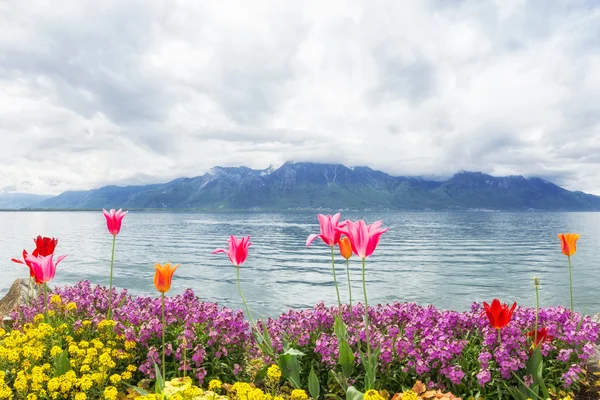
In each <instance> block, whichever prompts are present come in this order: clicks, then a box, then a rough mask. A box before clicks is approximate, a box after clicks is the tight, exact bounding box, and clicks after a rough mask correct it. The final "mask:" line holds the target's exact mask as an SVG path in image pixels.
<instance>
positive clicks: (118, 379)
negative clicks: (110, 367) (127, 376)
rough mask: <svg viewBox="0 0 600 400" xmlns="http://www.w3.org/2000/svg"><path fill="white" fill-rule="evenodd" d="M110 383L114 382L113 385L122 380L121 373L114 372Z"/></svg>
mask: <svg viewBox="0 0 600 400" xmlns="http://www.w3.org/2000/svg"><path fill="white" fill-rule="evenodd" d="M109 379H110V383H112V384H113V385H117V384H118V383H119V382H121V375H119V374H113V375H111V376H110V378H109Z"/></svg>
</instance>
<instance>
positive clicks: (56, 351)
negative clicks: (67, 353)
mask: <svg viewBox="0 0 600 400" xmlns="http://www.w3.org/2000/svg"><path fill="white" fill-rule="evenodd" d="M62 351H63V349H61V348H60V347H58V346H53V347H52V349H51V350H50V355H51V356H52V357H56V356H57V355H59V354H60V353H62Z"/></svg>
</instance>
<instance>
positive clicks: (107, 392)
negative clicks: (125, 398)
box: [104, 386, 119, 400]
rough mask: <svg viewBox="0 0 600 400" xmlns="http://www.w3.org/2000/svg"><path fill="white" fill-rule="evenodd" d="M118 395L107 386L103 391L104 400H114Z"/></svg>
mask: <svg viewBox="0 0 600 400" xmlns="http://www.w3.org/2000/svg"><path fill="white" fill-rule="evenodd" d="M118 394H119V392H118V391H117V388H116V387H114V386H107V387H106V389H104V398H105V399H106V400H116V398H117V395H118Z"/></svg>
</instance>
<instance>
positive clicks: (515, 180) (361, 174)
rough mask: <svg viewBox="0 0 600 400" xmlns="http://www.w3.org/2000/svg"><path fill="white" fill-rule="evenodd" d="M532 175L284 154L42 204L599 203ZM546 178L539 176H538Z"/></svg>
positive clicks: (555, 206)
mask: <svg viewBox="0 0 600 400" xmlns="http://www.w3.org/2000/svg"><path fill="white" fill-rule="evenodd" d="M545 182H546V181H543V180H541V179H537V178H530V179H526V178H524V177H522V176H507V177H494V176H491V175H488V174H484V173H482V172H471V171H460V172H458V173H456V174H454V175H453V176H452V177H451V178H450V179H447V180H427V179H424V178H418V177H414V178H406V177H395V176H391V175H389V174H386V173H384V172H381V171H377V170H373V169H371V168H370V167H367V166H359V167H353V168H349V167H346V166H344V165H342V164H324V163H311V162H286V163H285V164H283V165H282V166H281V167H279V168H276V167H275V166H270V167H269V168H267V169H264V170H254V169H250V168H248V167H222V166H216V167H214V168H212V169H210V170H209V171H208V172H207V173H206V174H205V175H203V176H201V177H196V178H188V179H175V180H173V181H171V182H168V183H165V184H157V185H146V186H135V187H134V186H128V187H104V188H101V189H96V190H93V191H83V192H71V193H63V194H61V195H59V196H56V197H54V198H51V199H48V200H45V201H43V202H41V203H39V206H40V207H43V208H102V207H103V208H107V207H109V208H150V209H154V208H167V209H202V210H223V209H236V210H244V209H254V210H256V209H265V210H290V209H291V210H298V209H329V210H331V209H332V208H338V209H356V210H364V209H378V210H384V209H409V210H424V209H435V210H445V209H452V210H456V209H463V210H468V209H495V210H598V211H600V197H597V196H593V195H588V194H585V193H574V192H570V191H568V190H565V189H562V188H560V187H558V186H556V185H554V184H547V183H545ZM542 183H543V184H542Z"/></svg>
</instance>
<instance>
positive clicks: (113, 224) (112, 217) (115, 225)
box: [102, 209, 127, 319]
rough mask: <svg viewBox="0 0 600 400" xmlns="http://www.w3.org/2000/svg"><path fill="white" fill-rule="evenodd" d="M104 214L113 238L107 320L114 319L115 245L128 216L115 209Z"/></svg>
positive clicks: (104, 211) (124, 212) (125, 212)
mask: <svg viewBox="0 0 600 400" xmlns="http://www.w3.org/2000/svg"><path fill="white" fill-rule="evenodd" d="M102 212H103V213H104V218H106V227H107V228H108V232H109V233H110V234H111V235H112V236H113V242H112V252H111V257H110V278H109V286H108V313H107V318H108V319H112V292H113V290H112V288H113V267H114V264H115V243H116V242H117V235H118V234H119V232H121V223H122V222H123V218H125V215H126V214H127V211H123V210H121V209H119V210H118V211H115V210H114V209H112V210H110V211H106V210H104V209H103V210H102Z"/></svg>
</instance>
